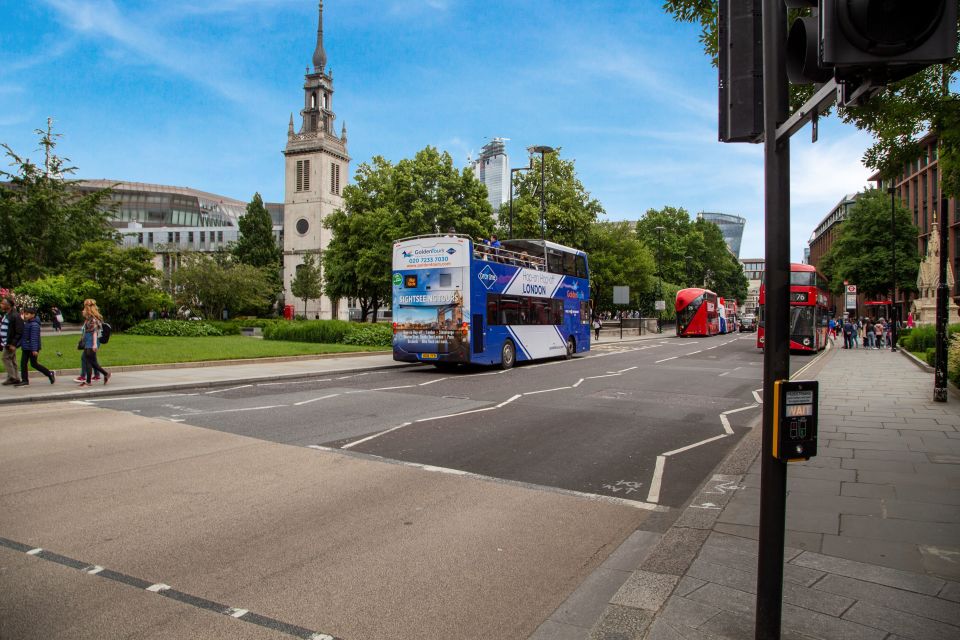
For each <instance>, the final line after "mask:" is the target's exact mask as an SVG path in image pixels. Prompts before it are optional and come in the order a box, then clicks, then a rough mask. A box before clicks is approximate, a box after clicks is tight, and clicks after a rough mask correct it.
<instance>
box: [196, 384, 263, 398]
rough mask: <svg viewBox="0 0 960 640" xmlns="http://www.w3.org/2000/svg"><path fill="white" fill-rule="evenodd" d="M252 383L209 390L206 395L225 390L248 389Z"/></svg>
mask: <svg viewBox="0 0 960 640" xmlns="http://www.w3.org/2000/svg"><path fill="white" fill-rule="evenodd" d="M252 386H253V385H252V384H242V385H240V386H239V387H230V388H228V389H216V390H214V391H207V392H206V393H205V394H204V395H208V396H209V395H210V394H212V393H224V392H225V391H236V390H237V389H246V388H247V387H252Z"/></svg>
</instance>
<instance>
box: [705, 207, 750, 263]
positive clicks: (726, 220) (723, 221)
mask: <svg viewBox="0 0 960 640" xmlns="http://www.w3.org/2000/svg"><path fill="white" fill-rule="evenodd" d="M697 219H699V220H706V221H707V222H712V223H713V224H715V225H717V226H718V227H720V233H722V234H723V240H724V242H726V243H727V248H728V249H730V251H731V252H732V253H733V255H735V256H736V257H737V258H739V257H740V242H741V241H742V240H743V227H744V225H746V224H747V219H746V218H743V217H741V216H735V215H733V214H730V213H710V212H707V211H701V212H700V213H698V214H697Z"/></svg>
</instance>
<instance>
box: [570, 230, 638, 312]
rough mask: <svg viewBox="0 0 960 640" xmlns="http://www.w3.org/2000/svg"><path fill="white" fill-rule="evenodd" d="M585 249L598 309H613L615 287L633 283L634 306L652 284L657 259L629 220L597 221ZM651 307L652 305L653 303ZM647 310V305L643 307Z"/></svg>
mask: <svg viewBox="0 0 960 640" xmlns="http://www.w3.org/2000/svg"><path fill="white" fill-rule="evenodd" d="M585 250H586V251H588V252H589V254H590V258H589V259H590V298H591V299H592V300H593V306H594V309H595V310H597V311H611V310H613V309H614V305H613V287H615V286H623V285H625V286H628V287H630V297H631V305H630V306H631V307H632V308H633V309H644V307H643V305H641V303H640V301H641V300H642V299H643V296H644V294H646V293H650V292H651V291H652V288H653V279H652V276H653V274H654V263H653V256H652V255H651V254H650V251H649V249H648V248H647V247H646V246H645V245H644V244H643V243H641V242H640V240H639V239H638V238H637V236H636V234H635V233H633V225H632V224H631V223H630V222H625V221H623V222H595V223H594V224H593V225H592V226H591V230H590V236H589V242H588V243H587V246H586V247H585ZM651 308H652V306H651ZM644 310H645V309H644Z"/></svg>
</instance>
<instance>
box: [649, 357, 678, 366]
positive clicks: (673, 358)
mask: <svg viewBox="0 0 960 640" xmlns="http://www.w3.org/2000/svg"><path fill="white" fill-rule="evenodd" d="M679 357H680V356H673V357H670V358H664V359H663V360H657V361H656V362H654V363H653V364H660V363H661V362H666V361H667V360H676V359H677V358H679Z"/></svg>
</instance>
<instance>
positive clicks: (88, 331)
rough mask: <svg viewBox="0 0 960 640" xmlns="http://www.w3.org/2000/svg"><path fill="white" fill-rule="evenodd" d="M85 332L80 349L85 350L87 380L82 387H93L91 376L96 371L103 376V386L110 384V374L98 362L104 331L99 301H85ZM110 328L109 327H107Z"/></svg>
mask: <svg viewBox="0 0 960 640" xmlns="http://www.w3.org/2000/svg"><path fill="white" fill-rule="evenodd" d="M81 315H82V316H83V332H82V333H81V335H80V344H79V345H78V347H81V348H82V349H83V362H84V364H85V368H86V378H85V379H84V381H83V382H81V383H80V386H81V387H89V386H91V384H92V383H91V381H90V378H91V375H92V373H93V372H94V371H96V372H97V373H99V374H101V375H102V376H103V384H107V383H108V382H110V372H109V371H107V370H106V369H104V368H103V367H101V366H100V363H99V362H98V361H97V350H98V349H99V348H100V340H101V337H100V332H101V331H102V330H103V329H104V327H105V324H104V322H103V316H102V315H100V309H98V308H97V301H96V300H94V299H93V298H87V299H86V300H84V301H83V311H82V312H81ZM107 326H108V325H107ZM106 339H107V340H109V339H110V333H109V330H108V331H107V332H106Z"/></svg>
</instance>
